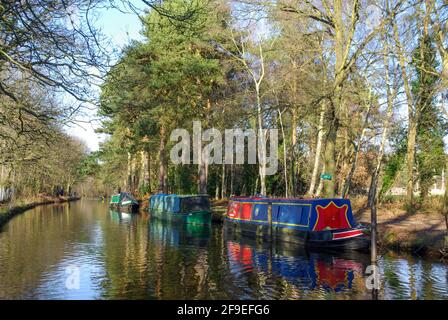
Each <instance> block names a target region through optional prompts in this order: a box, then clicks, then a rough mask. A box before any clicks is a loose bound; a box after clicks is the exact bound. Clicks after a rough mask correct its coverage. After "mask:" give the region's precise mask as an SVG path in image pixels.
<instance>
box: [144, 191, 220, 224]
mask: <svg viewBox="0 0 448 320" xmlns="http://www.w3.org/2000/svg"><path fill="white" fill-rule="evenodd" d="M149 211H150V213H151V216H152V217H155V218H158V219H161V220H166V221H172V222H182V223H192V224H210V222H211V217H212V212H211V209H210V199H209V196H208V195H201V194H198V195H176V194H155V195H153V196H151V198H150V200H149Z"/></svg>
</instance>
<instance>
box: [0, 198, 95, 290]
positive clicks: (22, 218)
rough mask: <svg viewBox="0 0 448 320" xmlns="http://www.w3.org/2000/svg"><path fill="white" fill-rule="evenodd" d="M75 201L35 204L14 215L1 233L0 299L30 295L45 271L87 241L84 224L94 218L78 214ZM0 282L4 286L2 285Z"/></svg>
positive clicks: (49, 270)
mask: <svg viewBox="0 0 448 320" xmlns="http://www.w3.org/2000/svg"><path fill="white" fill-rule="evenodd" d="M70 207H71V208H72V209H73V208H79V207H77V206H76V204H70V203H64V204H55V205H50V206H38V207H36V208H34V209H32V210H30V211H27V212H25V213H24V214H21V215H18V216H16V217H14V218H13V219H12V220H11V221H9V223H8V224H7V225H6V226H5V227H4V229H3V230H2V232H1V233H0V270H2V272H0V298H21V297H33V295H34V294H36V293H35V292H33V290H34V289H35V288H36V287H38V285H39V283H40V281H41V278H42V276H43V274H44V273H46V272H51V268H53V266H56V265H57V264H58V263H59V262H60V261H61V259H62V258H63V257H64V256H66V255H70V254H72V253H73V252H74V251H75V248H74V245H75V244H76V243H78V242H84V241H85V242H90V241H91V239H90V238H89V236H90V235H89V234H86V233H85V232H84V227H85V225H89V224H90V223H92V220H94V219H95V218H94V217H92V216H91V215H82V214H77V210H76V209H73V210H72V211H70V209H69V208H70ZM2 284H4V285H6V284H7V287H3V286H2Z"/></svg>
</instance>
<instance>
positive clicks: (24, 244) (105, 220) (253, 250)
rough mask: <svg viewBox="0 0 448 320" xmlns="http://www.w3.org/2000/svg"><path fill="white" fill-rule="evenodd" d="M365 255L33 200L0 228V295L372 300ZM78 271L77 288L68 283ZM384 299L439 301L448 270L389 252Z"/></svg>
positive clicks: (446, 292) (102, 207) (92, 205)
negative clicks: (38, 204)
mask: <svg viewBox="0 0 448 320" xmlns="http://www.w3.org/2000/svg"><path fill="white" fill-rule="evenodd" d="M368 263H369V257H368V255H364V254H357V253H345V254H332V253H322V252H307V251H304V250H303V249H301V248H299V247H296V246H286V245H284V244H280V243H277V244H275V245H272V246H268V245H267V244H266V243H258V242H256V241H253V240H250V239H247V238H238V237H233V236H232V235H230V234H226V233H224V232H223V230H222V228H221V226H216V225H212V226H200V225H179V224H171V223H167V222H164V221H160V220H157V219H151V217H150V215H149V214H143V215H128V214H123V213H119V212H113V211H109V209H108V207H107V204H102V203H98V202H94V201H80V202H76V203H72V204H64V205H52V206H46V207H38V208H35V209H34V210H31V211H30V212H27V213H25V214H23V215H19V216H17V217H15V218H14V219H13V220H12V221H10V223H8V224H7V225H6V226H5V227H4V229H3V230H2V231H1V232H0V270H2V272H0V298H2V299H8V298H25V299H370V298H371V295H370V292H369V291H368V290H367V289H366V287H365V280H366V277H365V275H364V271H365V269H366V266H367V265H368ZM73 267H76V268H78V270H79V275H80V279H79V289H69V288H67V286H66V280H67V270H68V269H69V268H73ZM380 269H381V289H380V292H379V297H380V298H383V299H447V298H448V289H447V287H448V281H447V276H448V268H447V266H446V265H443V264H440V263H438V262H434V261H426V260H422V259H417V258H410V257H403V256H394V255H389V256H386V257H383V258H382V259H381V260H380Z"/></svg>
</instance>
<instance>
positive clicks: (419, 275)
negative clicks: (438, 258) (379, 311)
mask: <svg viewBox="0 0 448 320" xmlns="http://www.w3.org/2000/svg"><path fill="white" fill-rule="evenodd" d="M382 265H383V276H384V283H383V286H384V289H383V296H384V298H386V299H430V300H433V299H447V298H448V295H447V293H446V285H447V283H448V281H446V282H445V283H441V281H440V280H441V278H440V274H441V273H443V272H448V269H447V268H446V266H443V265H442V264H439V263H437V262H435V261H425V260H421V259H418V258H414V257H411V256H409V257H405V258H404V257H396V256H395V255H393V254H391V255H386V256H385V257H384V259H383V262H382ZM438 267H440V269H437V268H438ZM436 269H437V270H436ZM443 270H445V271H443Z"/></svg>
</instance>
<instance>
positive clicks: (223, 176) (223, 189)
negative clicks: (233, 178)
mask: <svg viewBox="0 0 448 320" xmlns="http://www.w3.org/2000/svg"><path fill="white" fill-rule="evenodd" d="M225 197H226V164H225V162H224V161H223V162H222V173H221V199H224V198H225Z"/></svg>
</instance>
